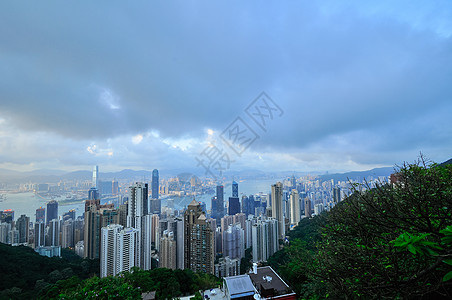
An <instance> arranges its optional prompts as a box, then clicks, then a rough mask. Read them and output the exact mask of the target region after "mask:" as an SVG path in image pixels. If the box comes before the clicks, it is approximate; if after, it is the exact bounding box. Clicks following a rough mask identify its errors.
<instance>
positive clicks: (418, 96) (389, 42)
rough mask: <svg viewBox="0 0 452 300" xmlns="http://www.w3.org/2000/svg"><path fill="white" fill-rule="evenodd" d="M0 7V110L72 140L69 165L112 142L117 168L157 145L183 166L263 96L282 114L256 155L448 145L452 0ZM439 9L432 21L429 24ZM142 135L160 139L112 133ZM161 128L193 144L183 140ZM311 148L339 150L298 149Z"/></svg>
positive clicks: (372, 154) (20, 125) (362, 157)
mask: <svg viewBox="0 0 452 300" xmlns="http://www.w3.org/2000/svg"><path fill="white" fill-rule="evenodd" d="M397 5H399V6H400V5H401V4H396V7H397ZM1 6H2V9H0V40H1V44H0V91H1V92H0V100H1V101H0V118H3V119H4V120H5V122H6V123H7V124H9V125H8V126H12V128H15V130H17V131H18V132H22V130H25V131H24V132H28V134H31V135H33V134H35V133H36V132H45V133H47V134H48V135H46V138H48V139H49V141H48V143H47V140H46V139H44V138H43V139H41V143H42V141H43V140H46V142H44V143H43V144H44V146H42V147H45V148H46V149H47V148H48V147H47V145H52V144H53V143H56V144H62V145H68V147H70V149H77V150H69V151H67V152H66V155H61V157H62V158H61V163H65V164H74V165H76V164H83V163H84V162H85V164H89V163H91V161H92V160H93V161H94V160H95V159H100V157H104V156H102V155H103V154H101V153H100V154H99V153H98V154H97V156H96V155H95V154H93V155H94V156H93V159H92V160H90V159H89V157H90V156H86V155H88V154H90V152H89V151H87V150H86V148H87V147H90V146H92V144H93V145H94V144H104V145H103V147H102V149H104V151H105V153H107V154H108V153H109V152H110V151H109V150H111V152H113V153H114V154H113V156H112V155H110V156H108V155H106V156H105V157H104V158H105V160H106V161H105V163H107V162H109V163H111V164H112V165H113V164H117V165H126V164H135V165H136V164H138V163H139V161H140V159H141V160H143V157H144V156H145V152H146V151H149V149H151V148H154V149H159V150H160V151H156V152H153V153H154V155H155V156H154V157H153V158H154V159H155V160H157V159H158V160H164V159H167V158H168V157H174V158H175V157H177V159H174V160H175V161H176V160H177V161H178V163H177V164H178V165H184V164H189V163H187V160H190V159H191V158H192V156H193V154H195V153H196V152H197V151H198V148H200V147H202V145H201V144H198V143H201V142H202V139H204V134H205V129H206V128H212V129H215V130H216V131H220V132H221V131H222V130H223V129H225V128H226V127H227V126H228V125H229V123H230V122H231V121H233V120H234V119H235V117H237V116H244V118H245V119H246V115H245V114H244V109H245V108H246V107H247V105H248V104H249V103H250V102H251V101H252V100H253V99H254V98H255V97H256V96H257V95H258V94H259V93H260V92H261V91H266V92H267V93H268V94H269V95H270V96H271V97H272V98H273V99H274V100H275V102H277V103H278V105H280V106H281V108H283V110H284V115H283V116H282V117H281V118H277V119H275V120H274V121H273V122H271V123H270V124H269V126H268V131H267V132H265V133H264V132H259V134H260V136H261V138H260V139H259V140H258V141H257V142H256V143H255V144H253V146H252V147H251V149H250V150H249V151H251V152H250V153H263V154H265V153H267V155H270V154H269V153H272V155H274V154H275V153H290V155H292V157H298V158H297V159H298V160H299V161H300V163H302V162H303V158H302V157H304V159H306V161H310V160H311V159H323V158H326V157H327V158H328V159H336V158H337V157H347V159H350V161H354V162H356V163H360V164H366V165H372V164H374V165H375V164H392V163H393V161H394V159H392V158H391V156H392V157H396V158H395V160H397V159H399V158H400V157H402V156H404V155H412V153H413V152H416V153H418V152H419V150H424V149H427V150H429V151H432V153H434V154H435V155H438V157H441V158H442V157H444V156H447V151H448V150H447V149H450V143H449V142H447V141H449V140H452V139H451V137H452V133H451V132H450V129H449V128H452V127H451V125H452V124H451V123H450V121H447V120H448V119H447V117H446V118H444V117H445V115H447V114H448V113H450V112H452V108H451V107H450V105H448V103H450V102H451V99H450V97H451V96H450V95H452V87H451V85H450V82H451V81H452V55H451V54H452V41H451V38H450V33H451V32H452V26H451V24H450V21H448V16H450V15H451V13H450V12H451V11H452V9H451V6H450V5H447V4H444V3H441V6H438V7H436V6H435V5H434V4H432V5H430V6H429V5H423V9H422V10H421V11H417V10H415V9H414V8H413V7H414V6H415V5H414V4H413V5H406V9H404V10H395V9H394V8H393V6H392V3H391V4H388V3H386V4H385V3H383V4H379V5H376V6H374V7H370V6H366V5H365V4H361V5H355V4H353V3H346V4H345V5H337V4H336V3H335V2H326V4H323V5H321V6H317V5H313V4H295V3H290V4H289V3H277V2H269V3H267V4H266V5H265V6H264V5H262V4H260V3H257V2H254V3H253V2H249V3H242V2H235V3H230V2H227V3H226V2H224V3H218V2H215V3H211V2H197V3H190V4H188V3H185V2H178V1H176V2H171V3H163V2H162V3H160V2H151V3H147V2H139V1H137V2H133V3H127V4H125V3H124V4H121V3H108V4H107V3H99V2H97V3H83V4H81V3H79V2H74V3H71V4H68V3H59V2H55V3H53V4H52V5H51V6H50V5H49V6H45V5H44V4H42V3H31V4H28V5H27V6H24V5H23V4H21V3H17V2H12V3H8V4H2V5H1ZM399 11H400V12H399ZM434 12H438V16H439V17H438V18H439V20H436V21H429V18H428V17H427V16H429V15H432V14H433V13H434ZM248 121H250V120H248ZM439 121H440V123H441V126H439V125H437V124H439V123H438V122H439ZM0 126H2V125H1V124H0ZM149 132H158V133H159V137H160V138H159V139H155V140H153V141H147V140H146V139H147V138H146V139H145V142H144V143H143V144H140V145H141V146H140V145H134V144H133V143H132V144H130V147H129V148H124V147H122V146H121V144H120V143H119V142H118V141H119V140H120V139H121V137H127V138H128V139H130V137H131V136H134V135H137V134H144V135H146V134H148V133H149ZM10 138H11V139H14V137H10ZM168 138H169V139H174V140H177V139H183V138H185V139H190V138H192V139H197V140H198V141H197V142H193V143H194V145H192V148H190V150H188V151H182V150H180V149H177V148H174V147H172V146H170V145H168V144H165V143H164V142H162V139H168ZM57 139H61V143H58V142H55V140H57ZM50 140H52V141H53V142H52V141H50ZM108 141H110V142H111V141H116V142H114V143H113V142H111V143H112V144H110V145H109V144H108V143H109V142H108ZM128 143H130V141H129V142H128ZM12 144H17V143H15V142H12ZM37 144H39V142H38V141H36V143H35V145H37ZM18 145H19V144H18ZM132 145H134V146H132ZM18 147H19V146H18ZM65 147H66V146H62V147H60V148H61V149H60V150H61V152H62V153H63V152H65V151H66V150H67V149H66V148H65ZM99 147H100V146H99ZM140 147H143V148H140ZM56 148H59V147H56ZM52 149H55V148H52ZM105 149H106V150H105ZM118 149H119V150H118ZM91 150H92V149H91ZM11 151H12V150H11ZM54 151H57V150H54ZM309 151H317V152H320V153H327V152H328V153H330V155H326V156H316V155H314V157H315V158H313V157H312V156H310V155H308V154H304V155H299V153H307V152H309ZM2 153H3V155H6V157H7V153H8V152H7V151H6V150H3V152H2ZM43 153H47V152H45V151H44V152H43ZM50 153H52V152H51V151H50ZM87 153H88V154H87ZM162 153H166V154H165V155H162ZM91 154H92V153H91ZM120 154H121V155H120ZM43 155H44V154H43ZM272 155H270V156H271V157H273V159H276V158H275V157H274V156H272ZM416 155H417V154H416ZM55 156H57V155H56V154H55V155H53V157H55ZM24 157H28V161H32V160H33V158H32V157H31V156H27V155H25V156H24ZM378 157H380V158H378ZM113 158H114V159H115V160H114V161H112V160H113ZM6 159H7V158H6ZM179 159H180V160H179ZM267 159H269V158H268V157H267ZM297 159H296V160H297ZM402 159H403V158H402ZM26 160H27V159H25V161H26ZM289 160H290V159H289ZM19 161H21V159H19V158H18V160H17V163H19ZM251 163H254V161H252V162H250V164H251ZM319 164H321V163H320V162H319ZM338 168H339V167H338Z"/></svg>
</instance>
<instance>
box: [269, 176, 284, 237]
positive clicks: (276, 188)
mask: <svg viewBox="0 0 452 300" xmlns="http://www.w3.org/2000/svg"><path fill="white" fill-rule="evenodd" d="M271 208H272V218H274V219H276V220H277V221H278V234H279V237H278V238H279V239H283V240H284V238H285V236H286V232H285V227H286V226H285V221H284V214H283V185H282V183H281V182H277V183H276V184H273V185H272V198H271Z"/></svg>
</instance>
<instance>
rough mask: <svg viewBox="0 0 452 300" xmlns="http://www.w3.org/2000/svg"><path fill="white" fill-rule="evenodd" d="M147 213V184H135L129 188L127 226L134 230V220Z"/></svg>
mask: <svg viewBox="0 0 452 300" xmlns="http://www.w3.org/2000/svg"><path fill="white" fill-rule="evenodd" d="M148 213H149V201H148V184H147V183H142V182H136V183H134V184H133V185H132V186H130V187H129V205H128V212H127V226H128V227H134V228H135V218H136V217H141V216H144V215H147V214H148Z"/></svg>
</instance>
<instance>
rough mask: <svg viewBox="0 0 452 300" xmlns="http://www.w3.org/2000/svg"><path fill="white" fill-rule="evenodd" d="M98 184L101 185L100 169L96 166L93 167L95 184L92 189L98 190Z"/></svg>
mask: <svg viewBox="0 0 452 300" xmlns="http://www.w3.org/2000/svg"><path fill="white" fill-rule="evenodd" d="M98 184H99V167H98V166H94V167H93V183H92V187H93V188H96V189H97V188H98Z"/></svg>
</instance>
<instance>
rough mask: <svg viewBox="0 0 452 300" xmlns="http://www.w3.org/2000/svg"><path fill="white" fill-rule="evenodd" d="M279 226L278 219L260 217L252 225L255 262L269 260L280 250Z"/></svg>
mask: <svg viewBox="0 0 452 300" xmlns="http://www.w3.org/2000/svg"><path fill="white" fill-rule="evenodd" d="M278 227H279V222H278V221H277V220H276V219H273V218H270V219H258V220H257V221H256V223H255V224H254V225H253V227H252V230H251V231H252V243H253V262H256V263H257V262H261V261H267V259H268V258H269V257H270V256H271V255H272V254H273V253H275V252H276V251H278V248H279V247H278Z"/></svg>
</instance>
